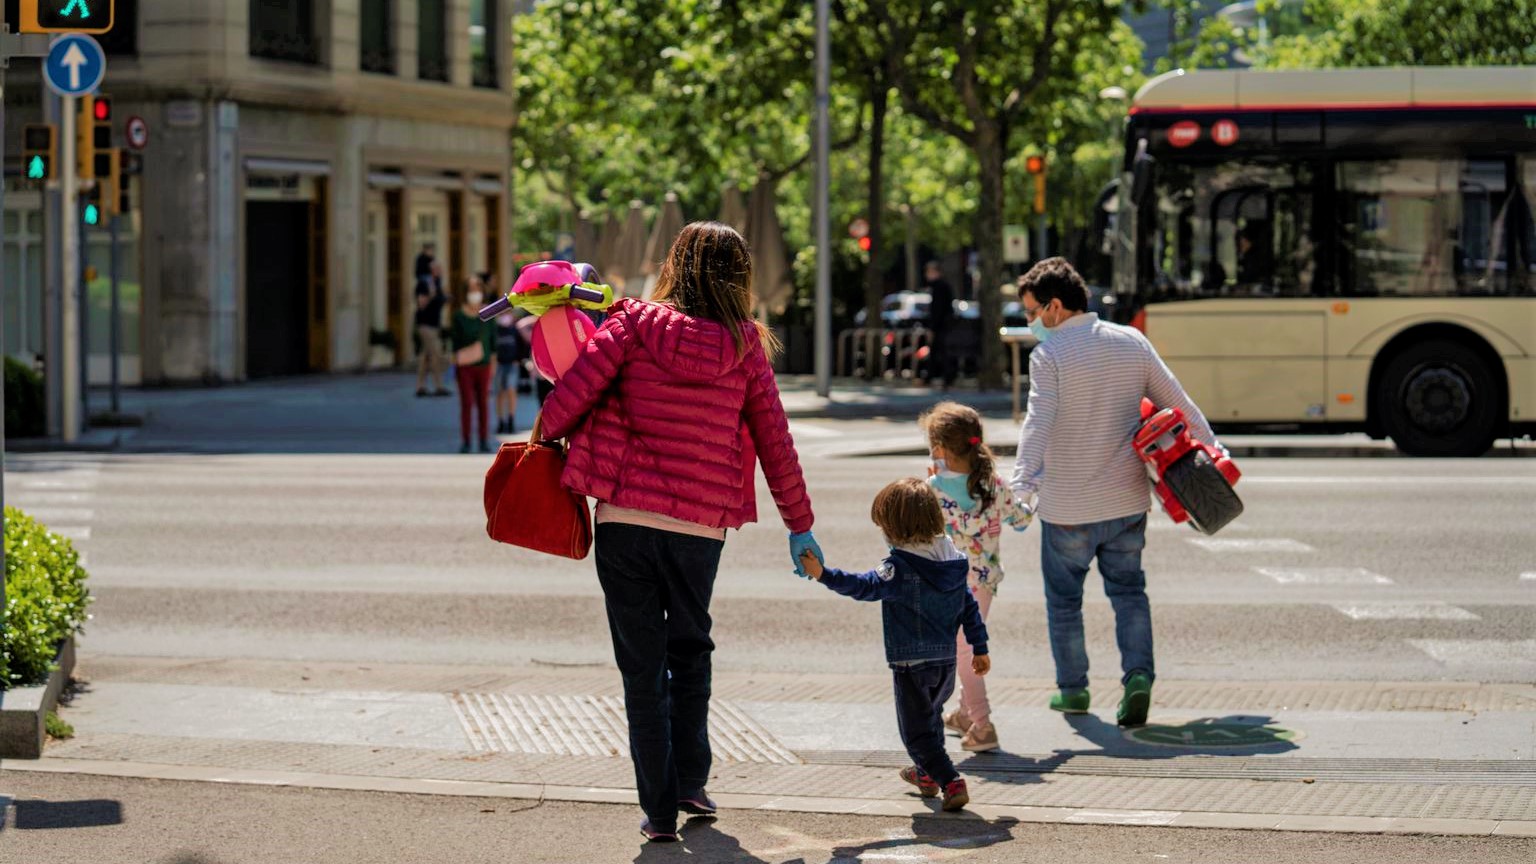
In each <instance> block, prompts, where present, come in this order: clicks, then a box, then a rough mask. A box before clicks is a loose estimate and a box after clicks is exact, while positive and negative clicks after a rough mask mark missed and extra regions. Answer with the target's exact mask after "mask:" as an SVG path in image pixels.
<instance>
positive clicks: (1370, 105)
mask: <svg viewBox="0 0 1536 864" xmlns="http://www.w3.org/2000/svg"><path fill="white" fill-rule="evenodd" d="M1443 108H1449V109H1467V110H1484V111H1486V110H1517V111H1518V110H1525V111H1530V110H1533V109H1536V102H1420V103H1413V104H1404V103H1402V102H1315V103H1311V104H1306V105H1297V104H1279V103H1277V104H1274V105H1245V106H1243V107H1242V108H1231V107H1213V106H1210V105H1190V106H1171V107H1169V106H1162V105H1158V106H1155V107H1146V106H1140V105H1132V106H1131V109H1130V112H1129V113H1131V114H1243V113H1253V112H1259V111H1434V110H1437V109H1443Z"/></svg>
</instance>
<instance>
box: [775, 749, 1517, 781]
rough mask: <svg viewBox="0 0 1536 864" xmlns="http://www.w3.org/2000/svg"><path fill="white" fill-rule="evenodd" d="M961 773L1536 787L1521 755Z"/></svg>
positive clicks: (1182, 762)
mask: <svg viewBox="0 0 1536 864" xmlns="http://www.w3.org/2000/svg"><path fill="white" fill-rule="evenodd" d="M799 755H800V758H801V759H803V760H805V762H806V763H807V764H810V765H858V766H863V767H868V768H903V767H905V766H906V765H908V764H909V763H910V762H911V759H910V758H909V757H908V756H907V754H906V753H903V752H901V751H899V750H801V751H800V753H799ZM956 767H958V768H959V769H960V771H961V772H962V773H987V774H1063V775H1079V776H1093V777H1162V778H1169V779H1190V780H1267V781H1276V782H1303V783H1305V782H1318V781H1329V782H1333V783H1379V784H1390V783H1412V784H1424V785H1434V784H1442V783H1443V784H1479V785H1489V786H1529V787H1532V788H1536V762H1531V761H1528V760H1519V759H1505V760H1471V759H1466V760H1457V759H1322V758H1308V757H1304V756H1285V757H1269V758H1249V757H1244V756H1205V755H1200V756H1171V757H1166V758H1155V759H1154V758H1139V757H1123V756H1094V755H1086V754H1085V755H1076V754H1067V755H1062V754H1056V755H1052V756H1034V757H1032V756H1023V755H1018V754H1014V753H979V754H976V755H974V756H970V757H968V758H966V759H965V760H963V761H958V762H956Z"/></svg>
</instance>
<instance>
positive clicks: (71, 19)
mask: <svg viewBox="0 0 1536 864" xmlns="http://www.w3.org/2000/svg"><path fill="white" fill-rule="evenodd" d="M114 3H115V0H21V4H20V9H19V10H18V11H20V13H21V16H20V17H21V21H20V28H19V31H20V32H22V33H105V32H107V31H108V30H111V29H112V12H113V9H112V6H113V4H114Z"/></svg>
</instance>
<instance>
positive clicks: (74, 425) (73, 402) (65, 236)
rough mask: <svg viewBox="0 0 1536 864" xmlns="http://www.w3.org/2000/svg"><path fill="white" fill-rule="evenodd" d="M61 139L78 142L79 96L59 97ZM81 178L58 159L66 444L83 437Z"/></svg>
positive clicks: (59, 372) (60, 377) (62, 435)
mask: <svg viewBox="0 0 1536 864" xmlns="http://www.w3.org/2000/svg"><path fill="white" fill-rule="evenodd" d="M59 102H60V111H59V114H60V117H59V139H60V140H62V141H66V142H71V143H72V142H74V141H75V123H76V122H77V120H78V117H77V111H76V99H75V97H73V96H65V97H63V98H62V99H60V100H59ZM79 182H80V181H79V179H78V178H77V176H76V172H75V159H74V157H73V155H71V156H70V157H69V158H65V159H60V160H59V227H60V229H61V230H60V231H59V238H60V242H59V246H60V255H59V264H60V267H59V307H60V308H59V313H60V314H59V325H60V326H59V330H60V334H59V335H60V337H61V338H60V340H59V341H60V345H59V352H58V360H59V368H58V369H57V370H54V369H49V370H48V376H49V377H53V376H54V374H55V372H57V375H58V381H59V384H60V387H61V390H62V398H61V400H60V401H61V405H60V408H61V424H60V429H59V437H60V438H62V439H63V440H64V441H65V442H66V443H68V442H73V441H76V440H78V439H79V437H80V425H81V416H80V414H81V411H80V408H81V392H80V366H81V363H80V305H79V302H78V301H79V296H80V202H79V192H80V190H79V188H78V186H79Z"/></svg>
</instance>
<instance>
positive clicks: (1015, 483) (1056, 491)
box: [1010, 312, 1216, 525]
mask: <svg viewBox="0 0 1536 864" xmlns="http://www.w3.org/2000/svg"><path fill="white" fill-rule="evenodd" d="M1142 397H1148V398H1150V399H1151V400H1152V402H1153V403H1154V404H1156V405H1157V407H1159V408H1178V409H1180V410H1182V411H1183V412H1184V416H1185V418H1187V419H1188V421H1189V427H1190V432H1191V433H1192V434H1193V435H1194V436H1195V437H1196V438H1198V439H1199V440H1201V441H1204V442H1206V443H1207V444H1213V445H1214V444H1215V443H1216V438H1215V435H1213V434H1212V432H1211V427H1210V425H1209V424H1208V423H1206V421H1205V415H1203V414H1201V413H1200V409H1199V408H1197V407H1195V404H1194V403H1193V402H1191V401H1190V399H1189V396H1188V395H1187V394H1186V393H1185V392H1184V388H1183V387H1181V386H1179V382H1178V380H1177V379H1176V378H1174V377H1173V373H1172V372H1170V371H1168V367H1167V365H1165V364H1164V363H1163V360H1162V358H1161V357H1158V356H1157V351H1156V350H1155V349H1154V348H1153V347H1152V343H1151V342H1148V341H1147V337H1145V336H1143V335H1142V334H1141V333H1140V332H1138V331H1136V330H1133V329H1131V328H1130V327H1122V326H1120V325H1118V324H1110V323H1108V322H1105V321H1100V320H1099V316H1098V315H1096V314H1094V313H1091V312H1090V313H1084V314H1080V315H1074V316H1073V317H1071V318H1069V319H1067V320H1066V321H1064V322H1062V324H1061V325H1060V326H1059V327H1056V328H1055V329H1053V330H1052V331H1051V338H1050V339H1049V340H1048V341H1046V342H1045V343H1043V344H1041V345H1040V346H1039V347H1037V348H1035V350H1034V351H1032V352H1031V353H1030V357H1029V413H1028V414H1027V415H1026V416H1025V418H1024V428H1023V429H1022V430H1021V431H1020V432H1019V454H1018V462H1017V464H1016V465H1015V466H1014V470H1013V480H1012V482H1011V484H1010V485H1011V486H1012V487H1013V490H1014V491H1015V492H1016V493H1017V494H1018V495H1019V497H1020V498H1021V499H1023V500H1025V501H1028V500H1029V496H1031V495H1035V494H1038V495H1039V496H1040V497H1039V504H1038V506H1037V507H1036V508H1035V512H1036V514H1037V515H1038V516H1039V517H1040V518H1041V519H1043V520H1045V521H1046V522H1051V523H1053V524H1056V525H1083V524H1087V523H1090V522H1103V521H1105V520H1109V519H1120V518H1124V517H1126V516H1134V515H1136V514H1137V513H1145V512H1146V511H1147V510H1148V508H1149V507H1150V506H1151V496H1150V486H1149V484H1148V483H1147V471H1146V468H1145V467H1144V466H1143V464H1142V462H1141V460H1140V459H1139V458H1138V457H1137V456H1136V453H1135V451H1133V450H1132V449H1131V436H1133V435H1135V434H1136V430H1137V428H1139V427H1140V426H1141V400H1142Z"/></svg>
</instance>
